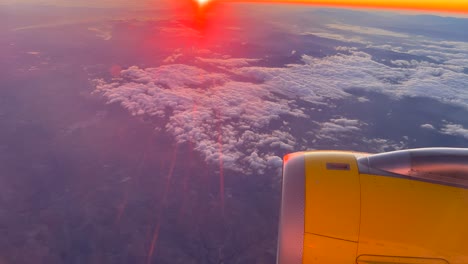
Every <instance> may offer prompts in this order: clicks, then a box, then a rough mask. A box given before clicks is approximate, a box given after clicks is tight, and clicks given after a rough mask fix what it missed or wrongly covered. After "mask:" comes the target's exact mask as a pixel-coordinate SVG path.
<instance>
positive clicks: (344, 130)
mask: <svg viewBox="0 0 468 264" xmlns="http://www.w3.org/2000/svg"><path fill="white" fill-rule="evenodd" d="M329 28H331V29H333V30H335V31H337V30H342V31H343V30H345V29H347V30H359V31H360V32H361V33H362V34H361V35H360V36H359V37H353V38H349V37H347V36H345V35H340V34H336V33H331V32H319V33H303V34H315V35H317V36H320V37H325V38H331V39H335V40H340V41H346V42H348V43H350V45H351V44H353V43H354V44H363V43H364V44H366V45H368V47H374V48H375V47H379V49H385V50H390V51H393V52H399V53H401V54H403V55H404V54H406V55H417V56H421V58H424V57H427V58H437V60H436V61H437V62H436V63H432V62H427V61H423V60H416V59H414V56H410V58H411V59H410V60H404V59H400V58H399V59H395V60H388V61H387V64H383V63H381V62H379V61H376V60H375V59H374V58H373V57H372V55H371V54H370V53H368V52H364V51H361V50H359V48H357V47H336V51H337V52H339V53H338V54H335V55H331V56H327V57H323V58H316V57H312V56H308V55H303V56H302V62H301V63H298V64H291V65H287V66H286V67H260V66H254V64H255V63H256V62H258V60H257V59H252V58H230V57H229V56H221V55H219V54H214V53H209V52H205V53H203V54H198V53H197V54H192V56H193V57H195V60H187V61H192V63H193V65H186V64H169V65H163V66H159V67H154V68H146V69H142V68H139V67H137V66H133V67H130V68H128V69H125V70H122V71H121V74H120V78H117V79H113V80H96V91H97V92H98V93H100V94H102V95H103V96H104V97H105V98H107V101H108V102H109V103H119V104H121V105H122V106H123V107H125V108H127V109H128V110H129V111H130V112H131V113H132V114H133V115H149V116H157V117H161V118H165V120H168V122H167V124H165V126H164V127H161V126H160V125H159V126H158V127H157V129H165V130H166V131H167V132H169V133H171V134H172V135H173V136H174V138H175V140H176V141H177V142H178V143H180V144H181V143H185V142H193V143H194V146H195V149H196V150H197V151H198V152H199V153H201V154H202V155H203V156H204V157H205V160H206V161H207V162H209V163H211V164H214V165H216V164H219V160H222V161H223V164H224V167H225V168H226V169H231V170H234V171H241V172H243V173H247V174H249V173H264V172H266V171H267V170H268V169H270V168H279V167H281V158H280V157H279V155H281V153H287V152H292V151H296V150H300V149H303V148H305V147H306V144H310V141H307V140H306V139H298V138H296V137H295V136H293V135H296V136H297V134H295V131H294V129H295V128H294V127H289V125H287V122H284V121H285V117H294V118H304V119H305V118H308V120H311V119H312V118H313V117H309V116H308V115H307V114H305V113H306V112H307V110H308V109H306V106H305V104H304V102H308V103H311V104H313V105H316V106H317V105H318V106H325V107H333V104H334V103H336V102H337V101H338V100H357V101H359V102H362V103H366V102H368V100H369V99H367V98H366V97H363V96H362V95H361V96H360V97H355V96H353V95H352V94H350V93H349V91H351V90H353V91H355V90H361V91H370V92H378V93H382V94H385V95H388V96H390V97H392V98H394V99H398V98H401V97H425V98H432V99H434V100H438V101H440V102H442V103H447V104H452V105H457V106H461V107H464V108H465V109H468V90H467V89H466V86H467V84H468V75H467V74H465V73H464V67H465V66H464V65H466V62H467V61H468V55H467V50H468V49H466V48H467V47H466V46H465V44H463V43H460V42H447V43H442V42H440V43H438V42H434V41H429V40H424V39H421V38H419V37H416V38H408V39H406V40H405V42H404V44H401V43H399V44H398V46H395V45H392V44H391V43H386V44H385V45H381V44H379V43H374V42H372V41H371V39H370V38H369V37H370V36H372V33H376V34H379V35H381V36H385V37H389V38H403V37H405V36H404V35H403V34H402V35H398V33H394V32H390V31H385V30H379V29H376V28H362V27H354V26H346V25H339V26H337V25H329ZM173 30H175V29H165V31H166V32H167V33H168V34H169V33H170V34H173V33H174V32H173ZM178 32H179V31H178V30H175V33H178ZM181 32H185V33H187V32H188V33H189V34H192V33H190V30H189V31H186V29H183V30H182V31H181ZM179 33H180V32H179ZM185 33H184V34H185ZM395 34H397V35H395ZM421 47H423V48H421ZM464 49H465V50H464ZM178 54H181V53H180V52H176V53H175V54H174V55H173V56H171V57H168V58H167V60H166V63H174V62H176V61H177V58H178V56H180V55H178ZM184 56H185V54H184ZM401 57H402V58H404V56H401ZM184 58H185V57H184ZM184 61H186V60H184ZM388 63H389V64H388ZM207 69H210V70H209V71H208V70H207ZM275 120H279V121H283V122H279V123H283V124H284V125H282V126H280V127H274V128H273V127H272V126H271V123H272V121H275ZM311 122H313V121H311ZM315 125H316V130H314V131H312V130H311V131H310V132H311V133H313V134H314V135H313V137H312V139H313V140H323V142H327V143H328V142H332V143H333V144H334V143H335V142H338V141H339V140H342V139H343V137H348V136H350V135H351V136H353V137H356V138H358V137H360V136H359V135H360V134H362V133H363V129H364V128H365V127H366V124H365V123H363V122H361V121H359V120H357V119H353V118H352V117H349V118H345V117H339V118H332V119H329V120H328V121H326V122H323V123H315ZM156 126H157V125H156ZM421 128H424V129H434V127H433V126H432V125H430V124H422V125H421ZM440 132H441V133H444V134H450V135H457V136H463V137H465V138H466V137H467V135H468V129H465V128H464V127H463V126H461V125H456V124H447V125H445V126H444V127H443V128H442V129H441V131H440ZM406 141H407V139H403V140H401V141H399V142H397V141H392V140H389V139H382V138H374V139H368V138H365V137H360V138H359V140H356V142H354V143H355V145H352V146H353V147H356V146H357V147H359V145H360V144H361V145H362V144H364V145H369V146H371V147H369V149H375V150H376V151H378V152H380V151H388V150H395V149H401V148H404V147H406V145H407V144H406ZM318 145H320V144H318ZM333 146H334V145H333ZM338 146H342V145H338ZM347 146H349V144H348V145H347Z"/></svg>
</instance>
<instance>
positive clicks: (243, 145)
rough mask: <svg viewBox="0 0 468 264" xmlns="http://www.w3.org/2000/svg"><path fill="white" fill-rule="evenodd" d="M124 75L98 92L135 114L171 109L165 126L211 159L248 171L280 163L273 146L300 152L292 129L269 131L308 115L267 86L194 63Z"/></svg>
mask: <svg viewBox="0 0 468 264" xmlns="http://www.w3.org/2000/svg"><path fill="white" fill-rule="evenodd" d="M121 76H122V78H120V79H116V80H114V81H112V82H105V81H103V80H97V81H96V91H97V92H98V93H101V94H102V95H103V96H104V97H106V98H107V99H108V102H109V103H120V104H121V105H122V106H123V107H125V108H127V109H128V110H129V111H130V112H131V113H132V114H134V115H151V116H159V117H165V116H166V114H168V113H169V112H168V111H167V109H170V110H171V111H170V113H169V116H167V117H168V118H169V122H168V123H167V125H166V127H165V129H166V130H167V131H168V132H170V133H171V134H172V135H173V136H174V137H175V139H176V141H177V142H178V143H184V142H188V141H191V142H194V143H195V149H196V150H197V151H198V152H200V153H201V154H203V156H204V157H205V159H206V161H207V162H210V163H213V164H218V162H219V160H220V159H222V160H223V164H224V167H225V168H227V169H231V170H238V171H239V170H240V171H243V172H244V173H254V172H255V173H263V172H264V171H265V169H266V168H269V167H271V166H278V158H279V157H276V156H275V155H272V154H271V153H270V151H272V150H277V151H280V152H289V151H293V150H294V146H295V145H296V142H295V140H294V138H293V137H292V136H291V135H290V134H289V133H288V132H286V131H280V130H274V131H268V129H267V127H268V125H269V123H270V121H271V120H273V119H279V118H280V116H283V115H294V116H303V117H305V115H304V114H303V113H302V111H301V110H299V109H296V108H294V107H293V106H290V105H289V101H287V100H285V99H278V98H275V97H274V96H273V95H272V94H271V93H270V91H268V89H266V87H264V86H261V85H258V84H255V83H249V82H235V81H231V80H229V78H228V77H227V76H225V75H223V74H219V73H209V72H206V71H204V70H203V69H200V68H197V67H193V66H188V65H177V64H176V65H166V66H161V67H158V68H148V69H140V68H138V67H130V68H129V69H126V70H123V71H122V72H121ZM245 153H251V154H250V155H249V156H247V157H246V154H245Z"/></svg>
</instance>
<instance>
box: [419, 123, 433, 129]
mask: <svg viewBox="0 0 468 264" xmlns="http://www.w3.org/2000/svg"><path fill="white" fill-rule="evenodd" d="M421 128H424V129H428V130H434V129H435V128H434V126H433V125H431V124H422V125H421Z"/></svg>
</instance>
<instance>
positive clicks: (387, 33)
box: [325, 24, 409, 38]
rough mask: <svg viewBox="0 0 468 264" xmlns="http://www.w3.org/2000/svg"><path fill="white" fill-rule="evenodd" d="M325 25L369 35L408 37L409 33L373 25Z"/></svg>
mask: <svg viewBox="0 0 468 264" xmlns="http://www.w3.org/2000/svg"><path fill="white" fill-rule="evenodd" d="M325 26H326V27H328V28H330V29H338V30H341V31H345V32H353V33H357V34H365V35H371V36H373V37H374V36H376V35H380V36H386V37H394V38H407V37H409V35H407V34H402V33H398V32H394V31H389V30H385V29H380V28H374V27H361V26H354V25H347V24H328V25H325Z"/></svg>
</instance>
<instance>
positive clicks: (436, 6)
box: [198, 0, 468, 13]
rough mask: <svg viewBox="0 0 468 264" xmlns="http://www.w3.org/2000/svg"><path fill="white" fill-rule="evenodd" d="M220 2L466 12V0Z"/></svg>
mask: <svg viewBox="0 0 468 264" xmlns="http://www.w3.org/2000/svg"><path fill="white" fill-rule="evenodd" d="M198 1H207V0H198ZM221 1H222V2H251V3H252V2H253V3H284V4H307V5H316V6H334V7H354V8H379V9H403V10H414V11H430V12H453V13H468V1H466V0H446V1H444V0H411V1H408V0H392V1H390V0H221Z"/></svg>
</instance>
